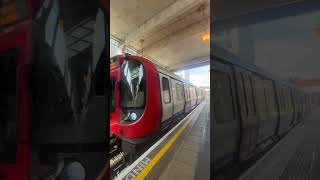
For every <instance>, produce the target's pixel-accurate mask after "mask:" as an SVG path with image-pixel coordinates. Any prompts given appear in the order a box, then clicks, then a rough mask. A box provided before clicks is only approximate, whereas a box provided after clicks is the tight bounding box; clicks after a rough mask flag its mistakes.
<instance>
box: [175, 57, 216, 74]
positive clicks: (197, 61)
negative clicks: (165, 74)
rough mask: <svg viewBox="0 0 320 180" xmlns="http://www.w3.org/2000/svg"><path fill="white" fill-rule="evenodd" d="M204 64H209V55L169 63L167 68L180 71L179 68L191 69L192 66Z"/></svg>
mask: <svg viewBox="0 0 320 180" xmlns="http://www.w3.org/2000/svg"><path fill="white" fill-rule="evenodd" d="M206 65H210V57H209V56H204V57H199V58H195V59H192V60H189V61H185V62H181V63H177V64H174V65H170V68H169V70H170V71H173V72H174V71H180V70H187V69H193V68H197V67H201V66H206Z"/></svg>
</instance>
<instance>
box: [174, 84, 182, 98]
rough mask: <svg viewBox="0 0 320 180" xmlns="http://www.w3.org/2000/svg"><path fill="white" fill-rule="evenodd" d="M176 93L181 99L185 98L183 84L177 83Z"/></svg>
mask: <svg viewBox="0 0 320 180" xmlns="http://www.w3.org/2000/svg"><path fill="white" fill-rule="evenodd" d="M176 94H177V99H178V100H179V101H181V100H182V99H183V94H182V85H181V84H178V83H176Z"/></svg>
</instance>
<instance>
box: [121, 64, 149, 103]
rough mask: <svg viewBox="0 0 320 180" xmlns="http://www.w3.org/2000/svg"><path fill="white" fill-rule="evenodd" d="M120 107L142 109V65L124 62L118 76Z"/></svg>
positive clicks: (143, 92) (143, 93)
mask: <svg viewBox="0 0 320 180" xmlns="http://www.w3.org/2000/svg"><path fill="white" fill-rule="evenodd" d="M120 84H121V85H120V106H121V107H127V108H142V107H144V105H145V74H144V68H143V65H142V64H141V63H140V62H138V61H134V60H125V61H124V62H123V63H122V65H121V74H120Z"/></svg>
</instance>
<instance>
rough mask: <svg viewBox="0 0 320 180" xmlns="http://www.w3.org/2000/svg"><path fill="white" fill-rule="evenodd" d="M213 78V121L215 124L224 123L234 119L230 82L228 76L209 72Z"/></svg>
mask: <svg viewBox="0 0 320 180" xmlns="http://www.w3.org/2000/svg"><path fill="white" fill-rule="evenodd" d="M211 76H212V77H213V83H212V84H213V87H212V92H213V93H212V94H213V97H212V98H213V106H214V107H215V108H216V109H215V112H214V119H215V120H216V122H217V123H225V122H229V121H232V120H233V119H234V109H233V101H232V92H231V80H230V77H229V76H228V74H226V73H221V72H216V71H213V72H211Z"/></svg>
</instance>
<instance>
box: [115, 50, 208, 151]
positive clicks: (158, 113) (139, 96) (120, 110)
mask: <svg viewBox="0 0 320 180" xmlns="http://www.w3.org/2000/svg"><path fill="white" fill-rule="evenodd" d="M110 63H111V64H110V79H111V84H112V85H111V86H112V97H111V99H112V100H111V111H110V136H111V139H117V140H120V141H121V147H122V151H123V152H126V153H129V154H134V153H135V152H136V149H137V148H138V146H139V145H141V144H145V143H148V140H150V139H152V138H153V137H154V136H156V135H157V134H158V133H159V132H162V131H164V130H168V129H170V128H171V127H172V126H173V125H175V124H176V123H177V121H178V119H180V118H179V117H182V116H183V115H185V114H187V113H189V112H190V111H191V110H192V109H194V108H195V107H196V106H197V105H198V104H200V103H201V101H203V99H204V91H203V90H202V89H200V88H198V87H196V86H194V85H192V84H190V83H189V82H187V81H185V80H183V79H181V78H180V77H178V76H176V75H174V74H172V73H169V72H167V71H166V70H164V69H162V68H160V67H158V66H157V65H155V64H153V63H152V62H151V61H149V60H147V59H145V58H143V57H139V56H132V55H126V56H122V55H119V56H115V57H113V58H111V60H110ZM118 142H119V141H118Z"/></svg>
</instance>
